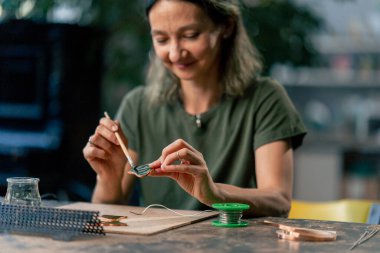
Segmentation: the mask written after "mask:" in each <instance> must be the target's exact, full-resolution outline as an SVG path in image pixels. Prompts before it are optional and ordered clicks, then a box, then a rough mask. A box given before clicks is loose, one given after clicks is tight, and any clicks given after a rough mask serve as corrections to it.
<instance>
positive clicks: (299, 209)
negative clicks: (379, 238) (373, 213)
mask: <svg viewBox="0 0 380 253" xmlns="http://www.w3.org/2000/svg"><path fill="white" fill-rule="evenodd" d="M373 204H374V201H371V200H354V199H341V200H336V201H326V202H310V201H300V200H293V201H292V206H291V210H290V213H289V218H290V219H311V220H330V221H344V222H359V223H367V221H368V216H369V213H370V210H371V207H372V205H373Z"/></svg>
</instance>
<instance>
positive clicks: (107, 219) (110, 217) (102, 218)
mask: <svg viewBox="0 0 380 253" xmlns="http://www.w3.org/2000/svg"><path fill="white" fill-rule="evenodd" d="M127 218H128V216H121V215H109V214H104V215H102V216H100V217H99V220H100V221H102V222H112V221H121V220H122V219H127Z"/></svg>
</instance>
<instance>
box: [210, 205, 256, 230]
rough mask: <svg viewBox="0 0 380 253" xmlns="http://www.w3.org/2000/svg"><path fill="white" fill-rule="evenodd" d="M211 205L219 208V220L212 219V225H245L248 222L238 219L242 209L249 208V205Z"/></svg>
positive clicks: (231, 226) (232, 226) (228, 226)
mask: <svg viewBox="0 0 380 253" xmlns="http://www.w3.org/2000/svg"><path fill="white" fill-rule="evenodd" d="M212 207H213V208H215V209H217V210H219V220H213V221H212V225H214V226H216V227H227V228H235V227H246V226H248V222H246V221H242V220H240V217H241V216H242V214H243V211H244V210H248V209H249V205H246V204H240V203H215V204H212Z"/></svg>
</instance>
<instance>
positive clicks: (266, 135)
mask: <svg viewBox="0 0 380 253" xmlns="http://www.w3.org/2000/svg"><path fill="white" fill-rule="evenodd" d="M117 119H119V120H120V122H121V127H122V129H123V131H124V133H125V134H126V136H127V138H128V141H129V148H130V149H132V150H134V151H136V152H137V153H138V156H139V164H145V163H150V162H152V161H154V160H156V159H158V158H159V157H160V155H161V152H162V149H163V148H165V147H166V146H167V145H169V144H170V143H171V142H173V141H175V140H176V139H179V138H181V139H184V140H185V141H186V142H188V143H189V144H190V145H192V146H193V147H194V148H195V149H197V150H198V151H200V152H201V153H202V154H203V156H204V159H205V161H206V163H207V166H208V169H209V171H210V174H211V177H212V178H213V180H214V181H215V182H217V183H225V184H232V185H235V186H239V187H250V188H252V187H256V176H255V162H254V161H255V158H254V151H255V149H257V148H258V147H260V146H262V145H264V144H266V143H269V142H273V141H276V140H281V139H288V138H290V139H291V143H292V146H293V148H294V149H295V148H297V147H298V146H299V145H301V143H302V140H303V137H304V136H305V134H306V129H305V127H304V125H303V123H302V120H301V119H300V117H299V115H298V113H297V112H296V110H295V108H294V106H293V104H292V102H291V101H290V100H289V98H288V96H287V94H286V92H285V90H284V88H283V87H282V86H281V85H280V84H278V83H277V82H275V81H273V80H272V79H269V78H263V79H260V80H259V81H258V82H257V83H255V84H254V85H252V86H251V87H249V88H247V90H246V91H245V94H244V95H243V96H242V97H227V96H225V97H223V99H222V100H221V102H220V103H218V104H217V105H215V106H214V107H212V108H211V109H210V110H209V111H207V112H205V113H202V114H201V115H200V121H201V126H199V125H197V124H196V117H195V116H194V115H190V114H188V113H187V112H186V111H185V110H184V107H183V105H182V103H181V102H180V101H177V102H172V103H165V104H162V105H159V106H151V105H149V103H148V101H147V99H146V98H145V93H144V87H138V88H136V89H134V90H132V91H130V92H129V93H127V94H126V96H125V97H124V99H123V101H122V104H121V106H120V108H119V111H118V113H117ZM137 180H139V179H137ZM140 194H141V196H140V198H142V199H141V200H142V204H143V205H150V204H162V205H165V206H167V207H170V208H177V209H201V208H204V206H203V205H202V204H201V203H200V202H199V201H198V200H197V199H195V198H193V197H192V196H190V195H189V194H187V193H186V192H185V191H184V190H182V188H181V187H180V186H178V185H177V183H176V182H175V181H174V180H172V179H169V178H165V177H149V176H148V177H145V178H142V179H141V193H140Z"/></svg>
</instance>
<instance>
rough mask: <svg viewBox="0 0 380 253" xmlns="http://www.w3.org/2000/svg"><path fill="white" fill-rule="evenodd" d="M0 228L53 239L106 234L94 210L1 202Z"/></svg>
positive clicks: (70, 238) (6, 231) (9, 231)
mask: <svg viewBox="0 0 380 253" xmlns="http://www.w3.org/2000/svg"><path fill="white" fill-rule="evenodd" d="M0 231H1V232H5V233H16V234H28V235H38V236H47V237H51V238H53V239H56V240H72V239H74V238H76V237H78V236H91V235H105V233H104V230H103V227H102V226H101V222H100V220H99V212H96V211H83V210H71V209H60V208H52V207H38V206H24V205H5V204H1V205H0Z"/></svg>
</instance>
